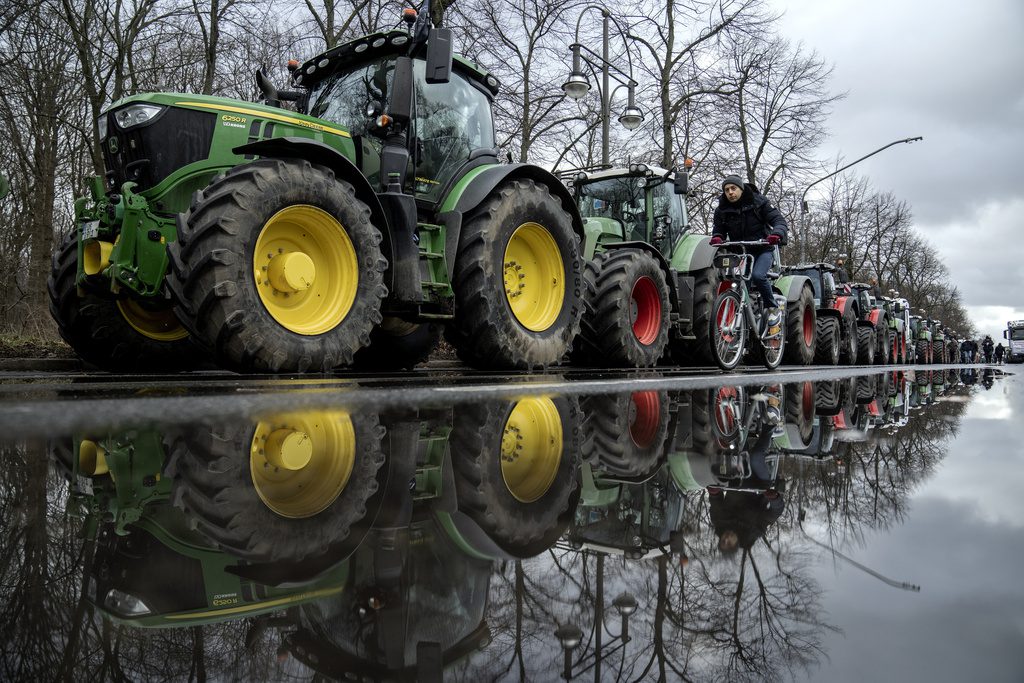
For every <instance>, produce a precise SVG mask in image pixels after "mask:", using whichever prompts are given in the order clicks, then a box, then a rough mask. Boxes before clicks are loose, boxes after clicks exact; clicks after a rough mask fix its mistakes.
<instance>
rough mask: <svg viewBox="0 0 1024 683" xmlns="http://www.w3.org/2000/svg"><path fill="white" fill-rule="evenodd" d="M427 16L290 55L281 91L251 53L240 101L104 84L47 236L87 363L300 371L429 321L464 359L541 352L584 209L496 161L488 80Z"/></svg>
mask: <svg viewBox="0 0 1024 683" xmlns="http://www.w3.org/2000/svg"><path fill="white" fill-rule="evenodd" d="M428 17H429V14H428V9H426V8H425V9H424V10H421V11H420V13H419V14H418V15H417V13H416V12H415V11H413V10H406V12H405V13H404V14H403V19H404V26H403V27H401V28H397V29H395V30H390V31H385V32H381V33H375V34H372V35H369V36H365V37H362V38H358V39H356V40H353V41H351V42H348V43H345V44H344V45H340V46H337V47H335V48H332V49H330V50H328V51H326V52H324V53H323V54H320V55H318V56H316V57H314V58H312V59H310V60H308V61H307V62H305V63H304V64H301V65H296V66H295V67H294V68H293V69H292V73H291V86H292V87H293V88H295V89H294V90H281V91H279V90H278V89H277V88H275V87H274V86H273V85H271V83H270V82H269V80H268V79H267V78H266V77H265V76H264V75H263V74H262V72H257V83H258V85H259V86H260V88H261V90H262V92H263V95H264V101H263V103H260V104H254V103H249V102H243V101H237V100H232V99H227V98H222V97H208V96H201V95H184V94H176V93H151V94H143V95H137V96H131V97H128V98H125V99H122V100H120V101H118V102H115V103H114V104H113V105H112V106H111V108H110V109H109V110H108V111H106V112H104V113H103V115H102V117H101V119H100V121H99V124H98V127H99V132H100V133H99V135H100V145H101V147H102V150H103V155H104V165H105V169H106V171H105V173H104V175H103V176H100V177H95V178H93V179H92V181H91V183H90V195H89V196H88V197H83V198H81V199H79V200H78V201H77V202H76V204H75V215H76V221H77V226H78V228H77V231H76V232H75V233H73V234H72V235H70V236H69V237H68V238H67V239H66V240H65V241H64V242H63V244H62V245H61V246H60V247H59V249H58V250H57V251H56V253H55V254H54V259H53V272H52V274H51V278H50V281H49V294H50V301H51V312H52V314H53V316H54V318H55V320H56V322H57V324H58V327H59V329H60V332H61V334H62V336H63V337H64V339H65V340H66V341H67V342H68V343H69V344H70V345H71V346H72V347H73V348H74V349H75V350H76V351H77V352H78V353H79V354H80V355H81V356H82V357H83V358H84V359H85V360H87V361H89V362H90V363H92V364H94V365H96V366H99V367H100V368H104V369H108V370H118V371H140V370H142V371H149V370H165V369H175V368H187V367H190V366H194V365H195V364H196V363H197V362H198V361H200V360H203V359H206V358H212V360H213V361H214V362H215V363H216V364H217V365H218V366H220V367H223V368H227V369H231V370H236V371H242V372H304V371H317V372H319V371H327V370H329V369H331V368H334V367H338V366H345V365H350V364H353V363H357V364H359V363H362V364H365V365H366V366H377V367H381V366H391V367H411V366H412V365H414V364H415V363H416V362H418V361H420V360H422V359H424V358H425V357H426V356H427V354H428V353H429V351H430V350H431V348H432V346H433V344H434V343H435V341H436V340H437V338H438V336H439V334H440V330H441V329H442V327H443V328H444V330H445V332H446V334H447V337H448V339H449V341H450V342H451V343H452V345H453V346H454V347H455V349H456V351H457V352H458V354H459V355H460V357H461V358H463V359H464V360H465V361H467V362H469V363H470V364H472V365H474V366H477V367H481V368H522V369H532V368H542V367H545V366H548V365H551V364H554V363H558V362H559V361H560V360H561V359H562V358H563V356H565V355H566V354H567V352H568V351H569V349H570V347H571V344H572V341H573V338H574V337H575V335H576V333H577V331H578V329H579V320H580V317H581V315H582V314H583V301H582V294H583V273H582V271H583V262H582V259H581V257H580V253H579V243H580V241H581V240H582V238H583V223H582V221H581V219H580V218H579V216H578V213H577V212H576V210H575V205H574V201H573V198H572V196H571V195H570V194H569V192H568V191H567V190H566V189H565V187H564V186H563V185H562V184H561V183H560V182H559V181H558V179H557V178H555V177H554V176H553V175H551V174H550V173H548V172H547V171H545V170H544V169H542V168H540V167H537V166H532V165H527V164H500V163H499V162H498V150H497V149H496V147H495V138H494V128H493V118H492V102H493V98H494V96H495V94H496V93H497V92H498V87H499V84H498V81H497V79H495V78H494V77H493V76H492V75H490V74H489V73H488V72H487V71H486V70H484V69H483V68H481V67H480V66H478V65H476V64H474V63H473V62H470V61H468V60H466V59H463V58H461V57H458V56H454V57H453V55H452V48H451V34H450V32H449V31H448V30H447V29H440V28H432V27H431V26H430V23H429V18H428ZM282 102H284V103H290V104H289V108H285V107H283V106H282Z"/></svg>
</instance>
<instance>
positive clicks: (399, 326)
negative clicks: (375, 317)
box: [352, 316, 443, 370]
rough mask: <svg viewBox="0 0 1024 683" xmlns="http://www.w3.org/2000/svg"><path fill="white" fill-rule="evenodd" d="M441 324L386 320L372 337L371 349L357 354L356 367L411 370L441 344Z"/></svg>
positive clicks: (366, 348) (371, 334)
mask: <svg viewBox="0 0 1024 683" xmlns="http://www.w3.org/2000/svg"><path fill="white" fill-rule="evenodd" d="M442 330H443V328H442V326H441V325H439V324H437V323H407V322H404V321H402V320H399V319H397V318H391V317H387V316H386V317H385V318H384V321H383V322H382V323H381V324H380V325H378V326H377V327H375V328H373V332H371V333H370V345H369V346H366V347H364V348H362V349H360V350H359V351H357V352H356V355H355V358H354V359H353V361H352V366H353V367H354V368H356V369H358V370H411V369H412V368H414V367H415V366H416V365H418V364H420V363H422V362H424V361H426V360H427V358H429V357H430V353H431V351H433V350H434V349H435V348H436V347H437V343H438V342H439V341H441V334H442Z"/></svg>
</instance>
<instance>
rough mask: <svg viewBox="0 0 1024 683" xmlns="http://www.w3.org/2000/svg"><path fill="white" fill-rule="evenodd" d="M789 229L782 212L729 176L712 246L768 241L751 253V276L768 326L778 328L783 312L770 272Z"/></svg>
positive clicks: (755, 190) (749, 186)
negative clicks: (730, 241) (770, 280)
mask: <svg viewBox="0 0 1024 683" xmlns="http://www.w3.org/2000/svg"><path fill="white" fill-rule="evenodd" d="M788 227H789V226H788V225H786V219H785V218H783V216H782V213H781V212H780V211H779V210H778V209H776V208H775V207H774V206H772V205H771V202H769V201H768V199H767V198H765V196H764V195H762V194H761V193H760V192H758V191H757V188H756V187H754V186H753V185H752V184H750V183H744V182H743V180H742V179H740V177H739V176H737V175H730V176H727V177H726V178H725V180H724V181H722V197H721V198H720V199H719V201H718V208H716V209H715V221H714V229H713V230H712V231H711V246H718V245H720V244H722V243H723V242H725V241H726V240H733V241H737V242H742V241H754V240H765V241H767V242H768V245H769V246H767V247H765V248H763V249H760V250H759V251H757V252H752V253H754V267H753V270H752V271H751V275H750V283H751V286H752V287H753V289H754V291H756V292H758V293H760V295H761V301H762V303H763V305H764V310H765V314H766V315H765V318H766V319H767V326H766V327H773V326H776V325H779V324H781V321H782V309H781V308H779V307H778V305H777V304H776V302H775V296H774V294H773V293H772V286H771V283H770V282H769V281H768V271H769V270H770V269H771V266H772V259H773V256H774V249H773V248H772V247H774V246H776V245H783V244H785V243H786V230H787V228H788Z"/></svg>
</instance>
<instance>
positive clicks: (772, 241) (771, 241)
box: [766, 233, 782, 247]
mask: <svg viewBox="0 0 1024 683" xmlns="http://www.w3.org/2000/svg"><path fill="white" fill-rule="evenodd" d="M766 240H767V241H768V244H770V245H772V246H773V247H774V246H775V245H776V244H778V243H779V242H781V241H782V238H781V237H779V236H778V235H776V234H775V233H772V234H771V235H768V237H767V238H766Z"/></svg>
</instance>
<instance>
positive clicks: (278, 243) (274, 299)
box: [253, 204, 359, 336]
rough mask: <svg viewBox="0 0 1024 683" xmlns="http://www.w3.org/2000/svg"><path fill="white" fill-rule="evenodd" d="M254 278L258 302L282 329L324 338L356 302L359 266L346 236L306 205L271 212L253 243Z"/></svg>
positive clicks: (334, 222) (337, 225)
mask: <svg viewBox="0 0 1024 683" xmlns="http://www.w3.org/2000/svg"><path fill="white" fill-rule="evenodd" d="M253 278H254V279H255V280H256V291H257V292H258V293H259V297H260V301H262V302H263V305H264V307H266V309H267V311H268V312H269V313H270V315H271V316H272V317H273V318H274V320H276V321H277V322H279V323H280V324H281V325H282V326H283V327H285V328H287V329H288V330H290V331H292V332H295V333H296V334H303V335H310V336H312V335H317V334H323V333H324V332H328V331H330V330H333V329H334V328H335V327H337V326H338V324H339V323H341V321H342V320H344V319H345V316H346V315H348V312H349V311H350V310H351V309H352V304H353V303H354V302H355V300H356V289H357V287H358V286H359V262H358V259H357V258H356V250H355V247H353V246H352V240H351V238H349V236H348V232H347V231H346V230H345V228H344V227H343V226H342V225H341V223H339V222H338V220H337V219H336V218H335V217H334V216H332V215H330V214H329V213H327V212H326V211H324V210H322V209H318V208H316V207H315V206H307V205H304V204H300V205H296V206H289V207H288V208H286V209H281V210H280V211H278V212H277V213H276V214H274V215H273V216H272V217H271V218H270V220H268V221H267V223H266V225H264V226H263V230H261V231H260V234H259V237H258V238H257V239H256V250H255V252H254V254H253Z"/></svg>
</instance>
